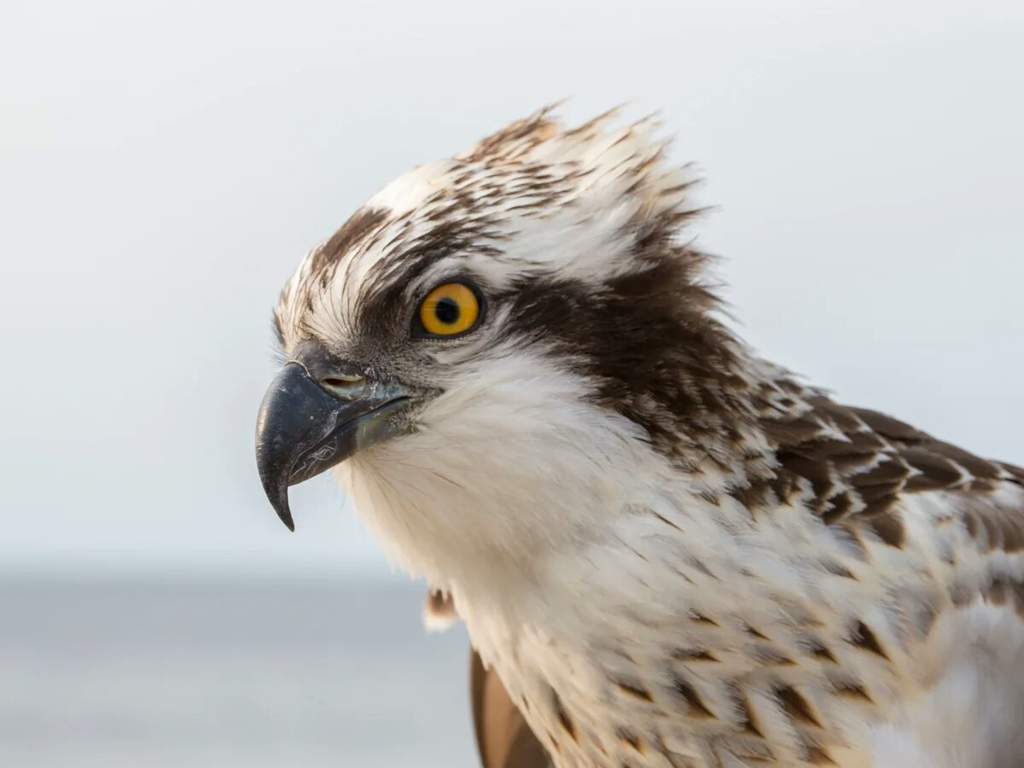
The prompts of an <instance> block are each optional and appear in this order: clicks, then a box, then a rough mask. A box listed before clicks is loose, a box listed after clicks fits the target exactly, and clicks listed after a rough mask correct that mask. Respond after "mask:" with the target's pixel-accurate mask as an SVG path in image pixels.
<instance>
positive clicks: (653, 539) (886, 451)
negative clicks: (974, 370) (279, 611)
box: [257, 110, 1024, 768]
mask: <svg viewBox="0 0 1024 768" xmlns="http://www.w3.org/2000/svg"><path fill="white" fill-rule="evenodd" d="M657 132H658V126H657V125H656V123H655V122H654V121H652V120H644V121H641V122H638V123H635V124H632V125H620V123H619V122H618V118H617V116H616V115H615V114H613V113H609V114H606V115H602V116H600V117H598V118H596V119H594V120H592V121H590V122H588V123H586V124H585V125H581V126H579V127H576V128H572V129H567V128H564V127H562V126H561V125H560V124H559V123H558V122H557V121H556V120H555V119H554V118H553V116H552V115H551V113H550V112H549V111H548V110H544V111H541V112H539V113H537V114H535V115H533V116H531V117H529V118H527V119H524V120H520V121H517V122H514V123H512V124H511V125H509V126H508V127H506V128H504V129H503V130H501V131H499V132H498V133H496V134H494V135H492V136H490V137H488V138H486V139H484V140H483V141H481V142H480V143H479V144H477V145H476V146H474V147H473V148H471V149H470V150H468V151H467V152H465V153H464V154H461V155H458V156H456V157H453V158H450V159H447V160H443V161H439V162H435V163H431V164H428V165H424V166H421V167H419V168H417V169H416V170H414V171H412V172H410V173H408V174H406V175H405V176H402V177H401V178H399V179H397V180H396V181H394V182H393V183H392V184H390V185H389V186H387V187H386V188H385V189H384V190H383V191H381V192H380V193H379V194H377V195H376V196H374V197H373V198H372V199H371V200H369V201H368V202H367V203H366V205H364V206H363V207H362V208H361V209H359V210H358V211H356V212H355V214H353V215H352V217H351V218H350V219H349V220H348V221H347V222H346V223H345V224H344V225H343V226H342V227H341V228H340V229H339V230H338V231H337V233H335V234H334V235H333V236H332V237H331V238H330V239H328V240H327V241H326V242H324V243H323V244H322V245H320V246H319V247H317V248H315V249H314V250H313V251H312V252H311V253H310V254H309V255H308V256H307V257H306V258H305V259H304V260H303V261H302V263H301V264H300V266H299V268H298V270H297V271H296V272H295V274H294V275H293V276H292V278H291V279H290V280H289V281H288V283H287V284H286V285H285V287H284V290H283V291H282V293H281V296H280V299H279V301H278V305H277V308H276V311H275V313H274V318H275V325H276V328H277V331H278V335H279V339H280V344H281V347H282V352H283V355H284V358H285V359H286V360H287V363H286V364H285V365H284V366H283V368H282V370H281V373H280V374H279V375H278V377H277V379H276V380H275V382H274V383H273V384H272V386H271V388H270V390H269V391H268V393H267V396H266V398H265V400H264V402H263V405H262V407H261V410H260V415H259V420H258V426H257V458H258V465H259V470H260V475H261V479H262V481H263V485H264V488H265V489H266V491H267V495H268V497H269V498H270V501H271V504H272V505H273V506H274V508H275V509H276V510H277V512H278V514H279V515H280V516H281V518H282V519H283V520H284V521H285V522H286V523H287V524H288V525H289V526H291V525H292V516H291V511H290V509H289V506H288V487H289V486H290V485H294V484H295V483H298V482H301V481H302V480H304V479H306V478H309V477H312V476H313V475H315V474H318V473H320V472H323V471H325V470H327V469H329V468H332V467H336V468H337V472H338V475H339V477H340V479H341V481H342V483H343V484H344V486H345V488H346V490H347V492H348V494H349V495H350V496H351V498H352V499H353V500H354V503H355V508H356V510H357V513H358V514H359V515H360V516H361V517H362V518H363V519H364V520H365V521H366V523H367V524H368V525H369V526H370V528H371V529H372V530H373V531H374V532H375V533H376V535H377V537H378V538H379V540H380V542H381V544H382V545H383V547H384V548H385V549H386V550H387V552H388V554H389V556H390V557H391V558H392V559H393V560H394V561H395V562H397V563H398V564H400V565H401V566H403V567H404V568H405V569H406V570H408V571H409V572H410V573H411V574H413V575H415V576H417V577H421V578H423V579H425V580H426V582H427V583H428V584H429V585H430V586H431V588H432V589H434V590H438V591H439V592H441V593H443V594H445V595H449V596H451V598H452V602H450V603H446V604H447V605H448V606H449V607H450V606H451V605H454V610H455V611H456V612H457V614H458V617H459V619H461V620H462V621H463V622H464V623H465V625H466V627H467V629H468V631H469V636H470V639H471V641H472V643H473V646H474V648H475V650H476V652H477V653H478V654H479V658H480V664H479V665H478V666H476V667H475V668H474V675H473V680H474V683H473V685H474V691H475V694H474V700H475V702H476V704H475V707H474V711H475V712H476V716H477V726H478V735H479V738H480V746H481V753H482V756H483V759H484V761H485V764H486V765H487V766H488V768H492V767H494V766H504V767H505V768H512V766H533V765H538V764H539V763H540V762H543V761H545V760H547V759H550V760H551V762H552V763H553V764H554V765H555V766H558V768H568V767H569V766H596V767H604V766H614V767H615V768H621V767H622V766H638V767H639V766H671V767H674V768H682V767H684V766H685V767H686V768H705V767H706V768H711V767H712V766H714V767H716V768H717V767H719V766H721V767H722V768H728V767H732V766H797V767H803V766H812V765H813V766H820V765H838V766H843V768H853V767H854V766H857V767H865V766H871V767H872V768H881V767H882V766H900V767H901V768H905V767H907V766H914V767H922V768H923V766H929V768H933V767H936V766H938V767H945V768H952V767H953V766H988V767H989V768H1003V767H1005V766H1012V765H1022V764H1024V729H1022V728H1020V724H1021V723H1022V722H1024V672H1022V670H1024V622H1022V618H1021V617H1022V615H1024V471H1022V470H1021V469H1019V468H1016V467H1013V466H1010V465H1008V464H1004V463H1000V462H996V461H988V460H985V459H981V458H978V457H976V456H973V455H971V454H970V453H968V452H966V451H963V450H961V449H959V448H956V447H955V446H953V445H950V444H949V443H945V442H942V441H941V440H937V439H935V438H933V437H931V436H929V435H927V434H925V433H923V432H920V431H918V430H916V429H914V428H913V427H911V426H908V425H907V424H904V423H902V422H900V421H897V420H895V419H893V418H890V417H888V416H884V415H882V414H880V413H878V412H875V411H871V410H865V409H862V408H852V407H847V406H844V405H840V404H839V403H837V402H835V401H834V400H832V399H831V398H830V397H829V396H828V395H827V394H826V393H824V392H823V391H821V390H818V389H815V388H814V387H812V386H809V385H807V384H805V383H804V382H803V381H801V380H800V379H799V378H798V377H796V376H795V375H794V374H792V373H790V372H789V371H787V370H785V369H783V368H780V367H778V366H776V365H773V364H771V363H769V362H767V361H765V360H763V359H761V358H760V357H758V356H757V355H756V354H755V353H754V352H753V351H752V350H751V349H750V348H749V347H748V346H746V345H745V344H744V343H743V342H742V341H741V340H740V339H739V338H738V337H737V336H736V335H735V333H734V332H733V331H732V330H730V329H729V328H728V327H727V326H726V325H725V324H724V323H723V322H722V319H721V317H720V311H719V303H718V299H717V297H716V295H715V292H714V290H713V289H712V287H711V283H710V282H709V279H708V277H707V273H706V270H707V266H708V261H709V259H708V257H707V256H706V255H705V254H704V253H702V252H701V251H700V249H699V248H697V247H696V246H695V245H694V243H693V240H692V237H691V235H690V234H689V227H690V224H691V221H692V219H693V218H694V217H695V215H696V214H697V213H698V212H699V208H697V207H695V206H694V205H693V204H692V202H691V189H692V185H693V183H694V179H693V178H692V176H691V175H690V173H689V172H688V170H687V169H686V168H682V169H679V168H674V167H672V166H671V165H669V164H668V162H667V159H666V155H667V151H666V149H667V145H666V142H665V141H663V140H660V139H659V138H657ZM488 675H489V676H490V678H488ZM524 720H525V723H527V724H528V730H527V729H525V728H522V727H520V724H521V723H522V722H523V721H524ZM540 745H543V747H542V748H541V746H540ZM545 753H546V755H547V757H545Z"/></svg>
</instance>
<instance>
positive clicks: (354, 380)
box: [320, 375, 364, 389]
mask: <svg viewBox="0 0 1024 768" xmlns="http://www.w3.org/2000/svg"><path fill="white" fill-rule="evenodd" d="M363 381H364V379H363V377H362V376H345V375H338V376H329V377H327V378H326V379H320V383H321V384H323V385H324V386H325V387H341V388H342V389H344V388H345V387H351V386H353V385H355V384H362V383H363Z"/></svg>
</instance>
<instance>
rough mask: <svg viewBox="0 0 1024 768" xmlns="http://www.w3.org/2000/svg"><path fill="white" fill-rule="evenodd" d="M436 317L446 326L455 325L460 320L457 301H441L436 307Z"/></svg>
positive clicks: (446, 299)
mask: <svg viewBox="0 0 1024 768" xmlns="http://www.w3.org/2000/svg"><path fill="white" fill-rule="evenodd" d="M434 316H435V317H436V318H437V319H438V320H440V321H441V322H442V323H444V324H445V325H453V324H454V323H455V322H456V321H457V320H458V319H459V305H458V304H456V303H455V299H449V298H444V299H441V300H440V301H439V302H437V305H436V306H435V307H434Z"/></svg>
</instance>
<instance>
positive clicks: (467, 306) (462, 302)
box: [414, 283, 480, 337]
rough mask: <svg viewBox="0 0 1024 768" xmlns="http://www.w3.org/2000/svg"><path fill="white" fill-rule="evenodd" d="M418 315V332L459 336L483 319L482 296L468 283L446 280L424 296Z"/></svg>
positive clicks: (425, 334)
mask: <svg viewBox="0 0 1024 768" xmlns="http://www.w3.org/2000/svg"><path fill="white" fill-rule="evenodd" d="M417 319H418V320H419V323H418V324H417V326H418V327H416V328H414V332H417V335H419V336H426V337H431V336H433V337H438V336H458V335H459V334H463V333H466V332H467V331H471V330H472V329H473V327H474V326H475V325H476V323H477V320H479V319H480V298H479V296H478V294H477V292H476V291H475V290H474V289H473V288H470V287H469V286H468V285H466V284H465V283H445V284H444V285H439V286H437V288H435V289H434V290H432V291H431V292H430V293H428V294H427V297H426V298H425V299H423V302H422V303H421V304H420V309H419V313H418V317H417Z"/></svg>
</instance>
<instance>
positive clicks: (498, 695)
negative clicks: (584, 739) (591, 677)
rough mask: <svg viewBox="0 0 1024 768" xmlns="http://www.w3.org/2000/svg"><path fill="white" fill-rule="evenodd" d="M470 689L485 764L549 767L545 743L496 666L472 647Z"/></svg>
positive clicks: (488, 766)
mask: <svg viewBox="0 0 1024 768" xmlns="http://www.w3.org/2000/svg"><path fill="white" fill-rule="evenodd" d="M470 692H471V695H472V700H473V724H474V726H475V728H476V745H477V749H478V750H479V752H480V762H481V763H482V765H483V767H484V768H548V766H550V764H551V763H550V762H549V760H548V756H547V753H546V752H545V751H544V747H542V746H541V744H540V742H539V741H537V739H536V737H534V735H533V732H532V731H531V730H530V727H529V726H528V725H527V724H526V720H525V719H523V716H522V715H521V714H520V712H519V710H518V709H517V708H516V705H515V704H513V703H512V700H511V699H510V698H509V696H508V693H507V692H506V691H505V686H503V685H502V684H501V680H500V679H499V678H498V675H497V674H495V672H494V671H493V670H488V669H486V668H485V667H484V665H483V662H482V661H481V660H480V656H479V655H477V653H476V651H473V658H472V660H471V662H470Z"/></svg>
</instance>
